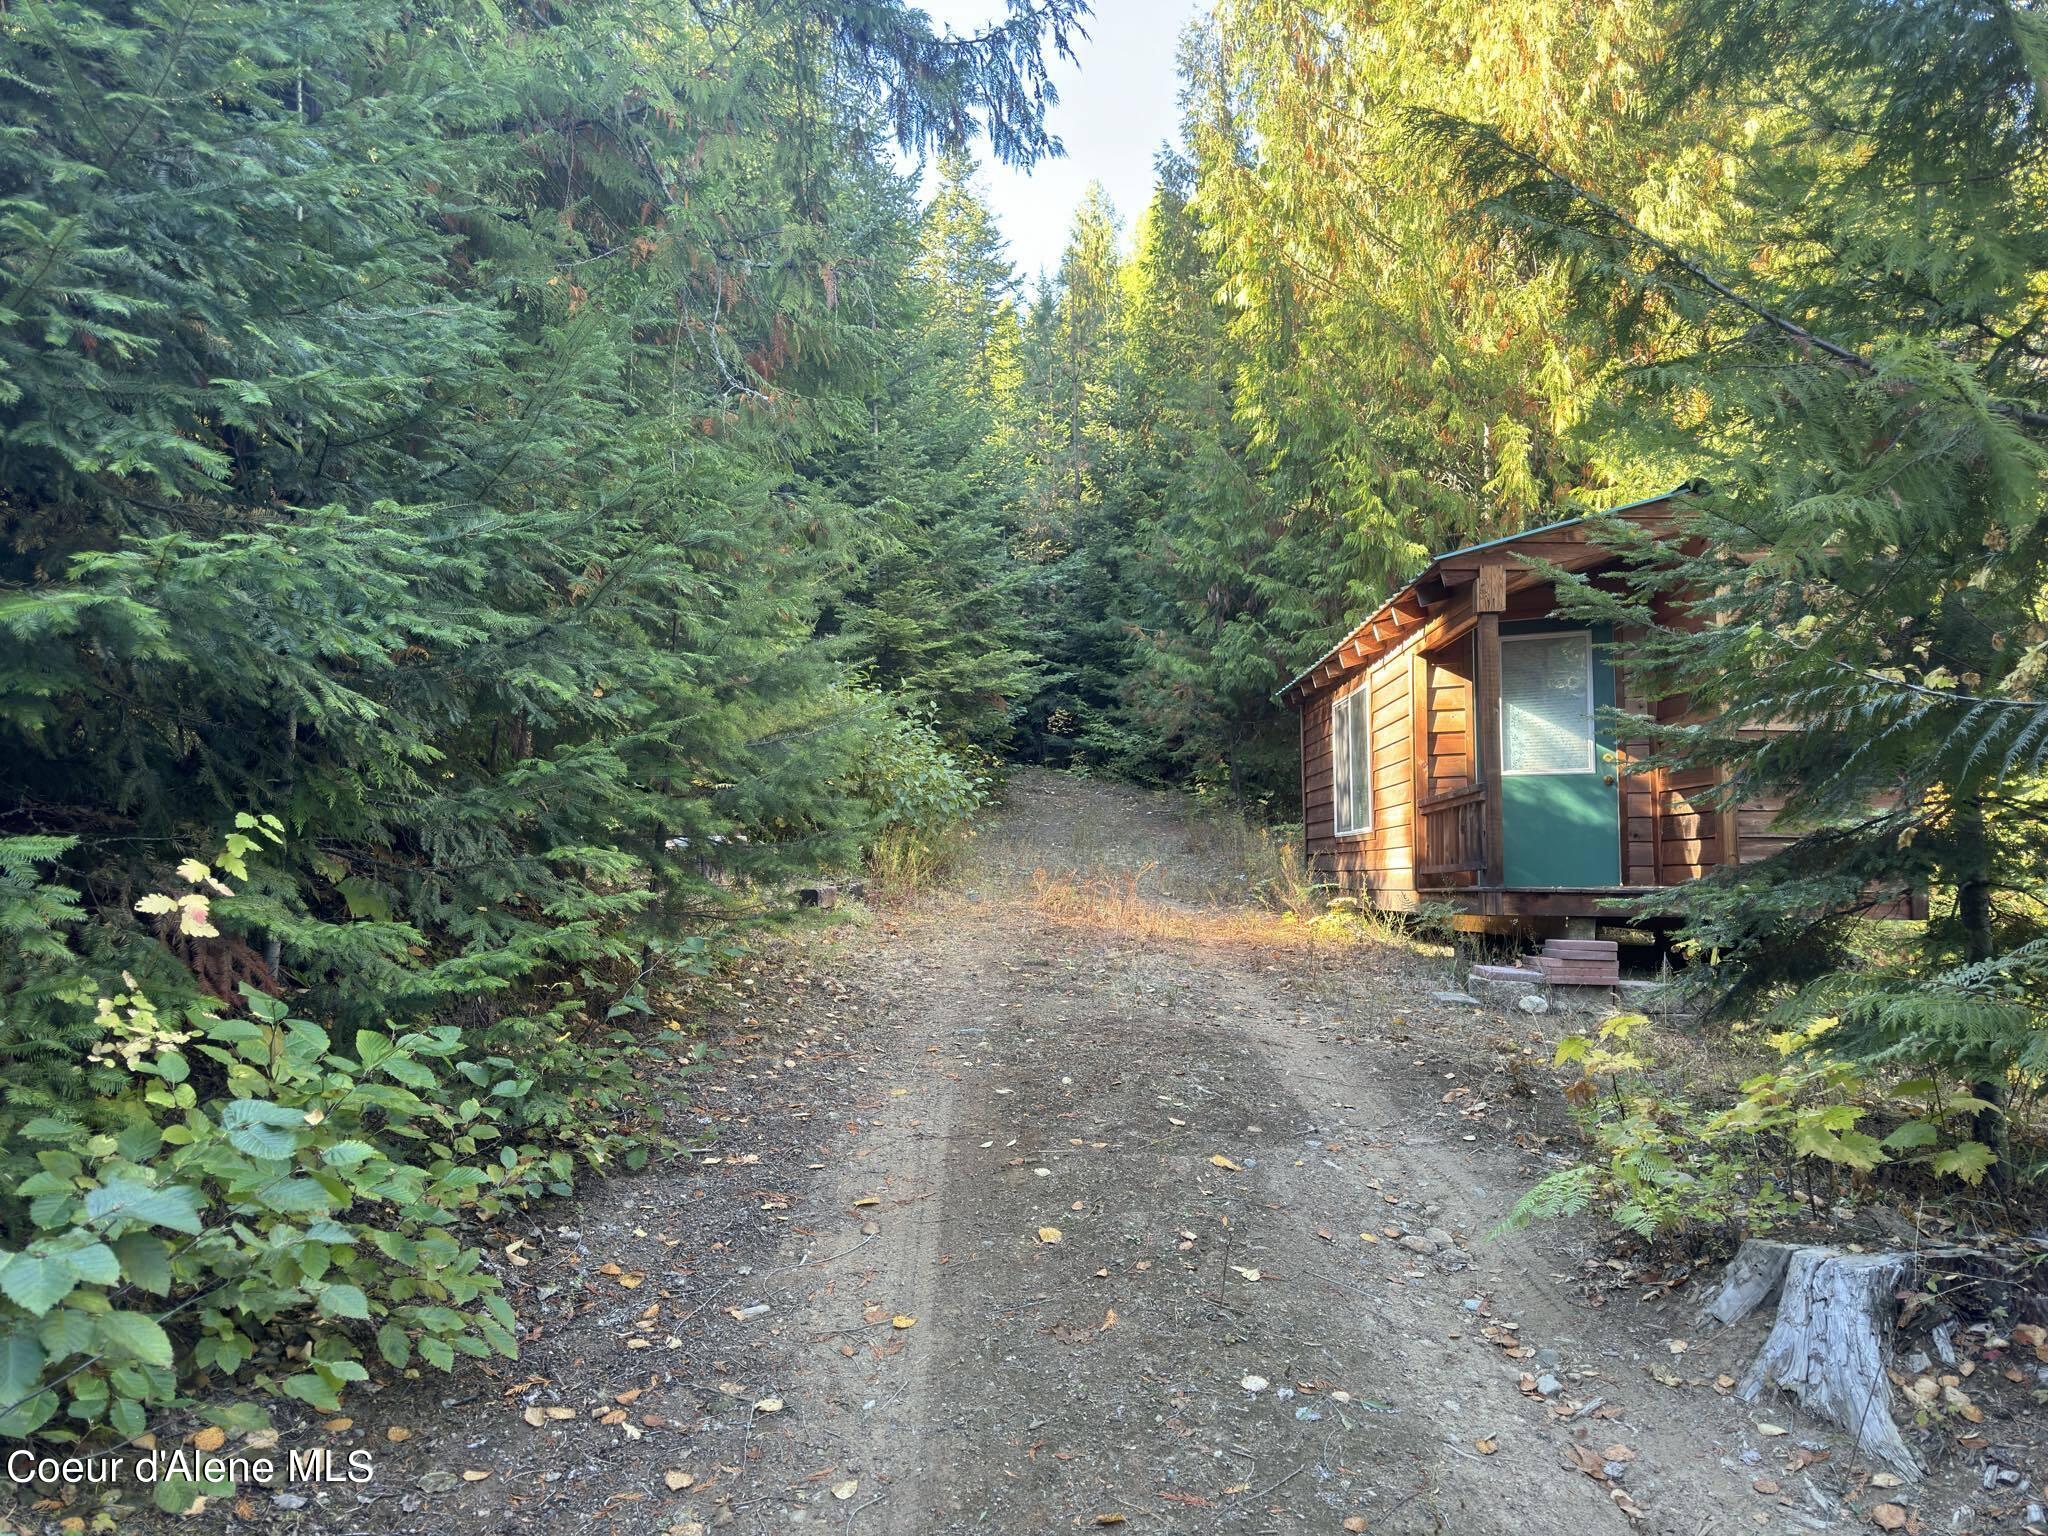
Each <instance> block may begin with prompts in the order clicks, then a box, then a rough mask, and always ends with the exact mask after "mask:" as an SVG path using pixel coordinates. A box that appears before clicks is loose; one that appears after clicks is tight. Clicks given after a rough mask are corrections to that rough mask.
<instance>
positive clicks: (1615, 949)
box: [1543, 939, 1621, 963]
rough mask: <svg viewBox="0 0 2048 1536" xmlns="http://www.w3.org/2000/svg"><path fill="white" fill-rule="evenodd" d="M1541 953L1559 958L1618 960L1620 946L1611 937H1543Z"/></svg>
mask: <svg viewBox="0 0 2048 1536" xmlns="http://www.w3.org/2000/svg"><path fill="white" fill-rule="evenodd" d="M1543 953H1545V954H1546V955H1550V956H1553V957H1555V958H1556V959H1559V960H1606V961H1609V962H1610V963H1611V962H1615V961H1618V960H1619V959H1620V957H1621V946H1620V945H1619V944H1617V943H1616V942H1615V941H1614V940H1612V939H1545V940H1544V941H1543Z"/></svg>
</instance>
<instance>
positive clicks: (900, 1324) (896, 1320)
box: [889, 1312, 917, 1328]
mask: <svg viewBox="0 0 2048 1536" xmlns="http://www.w3.org/2000/svg"><path fill="white" fill-rule="evenodd" d="M889 1326H890V1327H891V1328H915V1327H916V1326H917V1319H916V1318H914V1317H909V1316H906V1315H905V1314H904V1313H901V1312H898V1313H897V1314H896V1315H895V1316H894V1317H892V1318H890V1319H889Z"/></svg>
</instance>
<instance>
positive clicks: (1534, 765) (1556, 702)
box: [1500, 632, 1593, 773]
mask: <svg viewBox="0 0 2048 1536" xmlns="http://www.w3.org/2000/svg"><path fill="white" fill-rule="evenodd" d="M1592 644H1593V637H1592V636H1591V635H1588V634H1585V633H1583V632H1580V633H1577V634H1564V635H1517V636H1513V637H1507V638H1503V639H1502V641H1501V647H1500V768H1501V772H1502V773H1591V772H1592V771H1593V669H1592Z"/></svg>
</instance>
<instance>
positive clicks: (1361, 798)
mask: <svg viewBox="0 0 2048 1536" xmlns="http://www.w3.org/2000/svg"><path fill="white" fill-rule="evenodd" d="M1330 755H1331V759H1332V763H1331V768H1332V772H1331V776H1330V792H1331V795H1332V796H1333V798H1334V799H1335V801H1336V832H1337V835H1338V836H1339V837H1345V836H1348V835H1349V834H1351V833H1354V832H1370V831H1371V830H1372V703H1371V690H1370V688H1368V687H1367V686H1366V685H1364V684H1361V685H1360V686H1358V687H1356V688H1354V689H1352V690H1351V692H1349V693H1347V694H1345V695H1344V697H1342V698H1341V699H1338V700H1337V701H1336V702H1335V703H1334V704H1332V705H1331V706H1330Z"/></svg>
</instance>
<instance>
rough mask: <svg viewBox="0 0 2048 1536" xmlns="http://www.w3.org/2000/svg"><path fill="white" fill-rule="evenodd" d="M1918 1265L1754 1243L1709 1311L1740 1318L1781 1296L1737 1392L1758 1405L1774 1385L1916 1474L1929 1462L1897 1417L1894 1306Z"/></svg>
mask: <svg viewBox="0 0 2048 1536" xmlns="http://www.w3.org/2000/svg"><path fill="white" fill-rule="evenodd" d="M1909 1264H1910V1260H1909V1257H1908V1256H1907V1255H1906V1254H1903V1253H1842V1252H1839V1251H1838V1250H1836V1249H1833V1248H1797V1247H1793V1246H1792V1245H1790V1244H1787V1243H1767V1242H1757V1241H1750V1242H1745V1243H1744V1244H1743V1245H1742V1247H1741V1249H1740V1251H1738V1252H1737V1253H1736V1255H1735V1258H1734V1260H1733V1262H1731V1263H1730V1264H1729V1266H1728V1270H1727V1273H1726V1275H1725V1276H1724V1277H1723V1280H1722V1286H1721V1294H1720V1295H1718V1296H1716V1297H1715V1298H1714V1299H1713V1300H1712V1301H1711V1302H1709V1303H1708V1304H1707V1306H1706V1308H1705V1315H1706V1316H1708V1317H1712V1318H1715V1319H1717V1320H1718V1321H1720V1322H1722V1323H1734V1322H1738V1321H1740V1320H1741V1319H1742V1318H1744V1317H1747V1316H1748V1315H1749V1314H1750V1313H1751V1312H1753V1311H1755V1310H1756V1309H1757V1308H1758V1307H1759V1306H1761V1305H1762V1304H1763V1303H1764V1302H1766V1301H1768V1300H1769V1299H1770V1297H1771V1296H1772V1295H1773V1294H1774V1293H1775V1294H1776V1295H1777V1296H1778V1315H1777V1320H1776V1321H1775V1322H1774V1323H1773V1324H1772V1327H1771V1332H1770V1336H1769V1337H1768V1338H1766V1339H1765V1340H1764V1345H1763V1348H1762V1349H1761V1350H1760V1351H1758V1353H1757V1357H1756V1359H1755V1361H1754V1362H1753V1363H1752V1364H1751V1365H1750V1368H1749V1371H1748V1373H1747V1374H1746V1375H1745V1376H1744V1377H1743V1378H1742V1385H1741V1386H1740V1387H1739V1388H1738V1389H1737V1390H1738V1391H1739V1392H1740V1394H1741V1396H1742V1398H1743V1399H1744V1401H1746V1402H1755V1401H1756V1400H1757V1398H1758V1397H1760V1396H1762V1394H1763V1391H1764V1388H1765V1387H1766V1386H1773V1387H1777V1388H1779V1389H1780V1390H1782V1391H1785V1392H1789V1393H1791V1394H1792V1395H1793V1396H1794V1397H1795V1398H1797V1399H1798V1400H1799V1402H1800V1405H1801V1406H1802V1407H1804V1408H1806V1409H1807V1410H1808V1411H1809V1412H1811V1413H1817V1414H1819V1415H1820V1416H1821V1417H1822V1418H1825V1419H1830V1420H1832V1421H1833V1422H1835V1423H1837V1424H1839V1425H1841V1426H1842V1427H1843V1428H1844V1429H1846V1430H1848V1431H1849V1433H1850V1434H1851V1435H1852V1436H1854V1437H1855V1441H1856V1448H1857V1449H1858V1450H1860V1451H1862V1452H1863V1454H1864V1455H1866V1456H1870V1457H1874V1458H1875V1459H1877V1460H1879V1461H1882V1462H1884V1463H1885V1464H1886V1465H1887V1466H1889V1467H1891V1468H1892V1469H1893V1470H1894V1471H1896V1472H1898V1473H1899V1474H1900V1475H1901V1476H1903V1477H1915V1478H1917V1477H1918V1476H1919V1475H1920V1463H1919V1462H1918V1461H1917V1460H1916V1459H1915V1458H1914V1455H1913V1453H1912V1451H1910V1450H1908V1449H1907V1447H1906V1442H1905V1440H1904V1439H1903V1438H1902V1437H1901V1436H1900V1434H1899V1427H1898V1425H1897V1424H1896V1423H1894V1422H1893V1421H1892V1411H1891V1383H1890V1382H1889V1381H1888V1380H1887V1379H1886V1376H1885V1354H1886V1344H1887V1340H1888V1339H1889V1337H1890V1335H1891V1326H1892V1313H1893V1309H1894V1307H1895V1306H1896V1304H1897V1295H1898V1288H1899V1282H1900V1281H1901V1280H1903V1279H1904V1278H1905V1275H1906V1271H1907V1269H1908V1267H1909Z"/></svg>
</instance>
